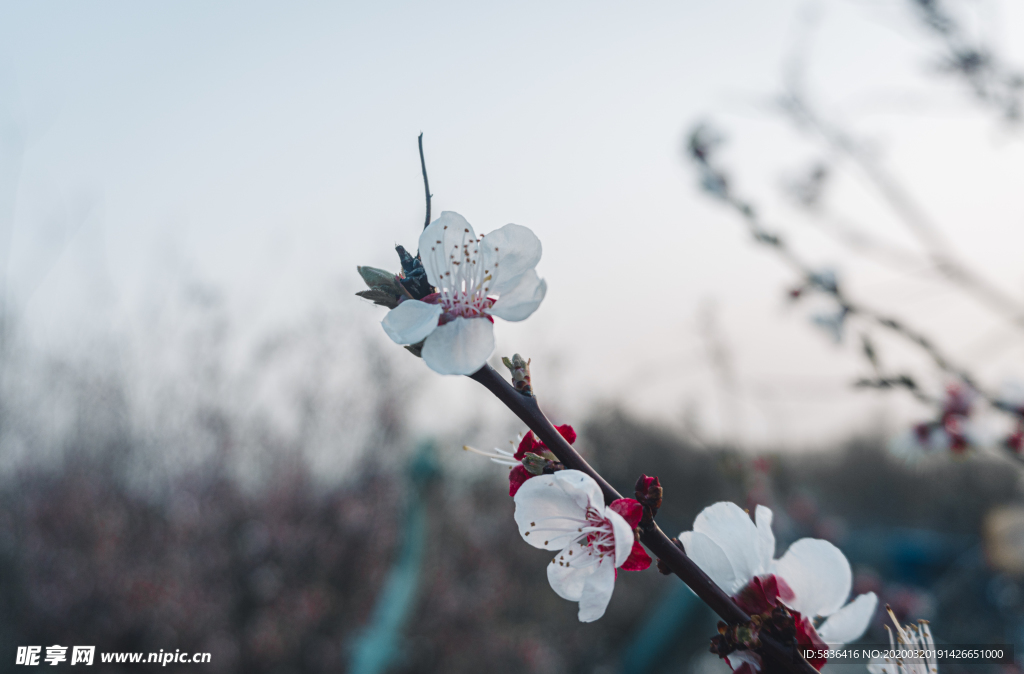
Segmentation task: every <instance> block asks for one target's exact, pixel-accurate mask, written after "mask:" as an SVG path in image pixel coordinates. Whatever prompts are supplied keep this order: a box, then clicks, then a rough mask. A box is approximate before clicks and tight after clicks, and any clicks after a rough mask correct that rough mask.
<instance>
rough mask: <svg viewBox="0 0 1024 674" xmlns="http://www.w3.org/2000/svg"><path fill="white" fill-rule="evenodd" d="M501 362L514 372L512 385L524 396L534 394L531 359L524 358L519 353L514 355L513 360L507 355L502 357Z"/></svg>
mask: <svg viewBox="0 0 1024 674" xmlns="http://www.w3.org/2000/svg"><path fill="white" fill-rule="evenodd" d="M501 362H502V363H504V364H505V367H507V368H508V369H509V370H510V371H511V372H512V385H513V386H514V387H515V389H516V391H519V393H522V394H523V395H524V396H531V397H532V396H533V386H532V385H531V384H530V363H531V362H532V359H530V360H523V357H522V356H520V355H519V354H518V353H517V354H515V355H513V356H512V358H511V360H510V359H509V358H508V357H507V356H502V357H501Z"/></svg>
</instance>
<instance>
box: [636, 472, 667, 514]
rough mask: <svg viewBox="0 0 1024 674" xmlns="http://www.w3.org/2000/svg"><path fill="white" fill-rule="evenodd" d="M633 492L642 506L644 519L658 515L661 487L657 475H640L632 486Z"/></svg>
mask: <svg viewBox="0 0 1024 674" xmlns="http://www.w3.org/2000/svg"><path fill="white" fill-rule="evenodd" d="M633 489H634V491H633V494H634V495H635V496H636V500H637V501H639V502H640V505H642V506H643V507H644V519H645V520H648V519H651V520H653V519H654V518H655V517H657V516H658V509H659V508H661V497H662V493H663V491H662V488H661V481H660V480H658V478H657V477H647V476H646V475H641V476H640V477H639V478H638V479H637V481H636V486H635V487H634V488H633Z"/></svg>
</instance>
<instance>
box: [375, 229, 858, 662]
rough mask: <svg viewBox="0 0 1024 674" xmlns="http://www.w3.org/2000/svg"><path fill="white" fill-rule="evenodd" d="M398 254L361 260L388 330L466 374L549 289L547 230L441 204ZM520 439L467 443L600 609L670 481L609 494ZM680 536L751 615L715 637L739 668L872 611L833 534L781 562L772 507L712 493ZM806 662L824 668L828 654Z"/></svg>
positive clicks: (843, 639)
mask: <svg viewBox="0 0 1024 674" xmlns="http://www.w3.org/2000/svg"><path fill="white" fill-rule="evenodd" d="M398 252H399V257H400V259H401V261H402V268H403V271H402V273H401V274H397V275H390V274H389V273H388V272H384V271H382V270H376V269H370V268H360V273H361V274H362V276H363V278H364V279H365V280H366V281H367V284H368V285H369V286H370V290H369V291H364V292H363V293H361V294H362V295H363V296H364V297H367V298H368V299H371V300H373V301H374V302H376V303H377V304H381V305H384V306H387V307H388V308H389V309H390V311H389V313H388V314H387V316H386V317H385V318H384V320H383V322H382V325H383V327H384V330H385V332H386V333H387V335H388V336H389V337H390V338H391V339H392V340H394V341H395V342H397V343H399V344H402V345H406V347H407V348H409V349H410V350H411V351H413V353H415V354H417V355H420V356H421V357H422V358H423V360H424V362H425V363H426V364H427V365H428V366H429V367H430V368H431V369H433V370H435V371H436V372H439V373H442V374H467V375H468V374H474V373H477V371H478V370H481V368H484V366H485V364H486V362H487V359H488V358H489V357H490V356H491V354H492V352H493V351H494V336H493V322H494V320H493V319H494V317H495V316H497V317H499V318H504V319H506V320H512V321H521V320H524V319H526V318H527V317H529V316H530V315H531V314H532V313H533V312H534V311H536V309H537V308H538V306H539V305H540V303H541V301H542V300H543V299H544V296H545V294H546V291H547V285H546V284H545V282H544V281H543V280H541V279H540V278H539V277H538V275H537V273H536V271H535V267H536V265H537V263H538V262H539V261H540V257H541V245H540V241H539V240H538V239H537V237H536V236H534V234H533V233H532V232H531V231H530V230H529V229H527V228H525V227H521V226H519V225H511V224H510V225H506V226H504V227H502V228H500V229H498V230H496V231H494V232H491V233H490V234H487V235H485V236H480V237H477V235H476V234H475V232H474V230H473V228H472V227H471V226H470V225H469V223H468V222H466V220H465V219H464V218H462V216H460V215H458V214H456V213H452V212H445V213H442V214H441V216H440V217H439V218H438V219H437V220H435V221H434V222H432V223H430V224H429V225H428V226H427V227H426V228H425V229H424V231H423V233H422V235H421V236H420V240H419V251H418V253H417V255H416V257H415V258H413V257H412V256H411V255H409V254H408V253H406V252H405V251H404V249H402V248H401V247H400V246H399V247H398ZM818 283H819V284H820V285H826V284H827V283H829V281H827V280H820V281H818ZM830 283H831V284H832V286H833V287H834V281H831V282H830ZM504 362H505V364H506V366H508V367H509V368H510V370H511V371H512V373H513V383H514V385H515V387H514V389H513V390H514V391H515V393H513V394H512V395H514V396H515V395H519V396H525V397H532V396H533V391H532V384H531V383H530V375H529V361H526V360H524V359H522V358H521V357H520V356H519V355H518V354H517V355H516V356H515V357H513V358H512V359H507V358H506V359H504ZM556 430H557V432H558V434H559V435H561V438H562V439H563V440H564V441H565V443H567V444H568V445H570V446H571V445H572V444H573V443H574V442H575V441H576V432H575V430H574V429H573V428H572V426H569V425H563V426H558V427H557V428H556ZM513 446H514V447H515V451H514V452H509V451H504V450H500V449H496V450H495V451H494V452H493V453H489V452H482V451H480V450H476V449H472V448H470V447H466V448H465V449H467V450H469V451H472V452H474V453H477V454H481V455H483V456H486V457H488V458H490V459H491V460H492V461H494V462H496V463H499V464H502V465H505V466H507V467H508V468H509V469H510V470H509V478H508V479H509V495H510V496H511V497H512V498H513V500H514V503H515V513H514V519H515V522H516V525H517V526H518V528H519V533H520V536H521V537H522V539H523V540H524V541H525V542H526V543H528V544H530V545H531V546H533V547H536V548H540V549H543V550H548V551H556V552H557V554H556V555H555V557H554V558H553V559H551V561H550V562H549V563H548V564H547V579H548V583H549V584H550V586H551V588H552V590H554V591H555V593H556V594H558V595H559V596H560V597H562V598H564V599H567V600H569V601H573V602H577V603H578V605H579V607H578V618H579V620H580V621H581V622H592V621H594V620H597V619H599V618H600V617H602V616H603V615H604V614H605V611H606V610H607V607H608V605H609V602H610V601H611V597H612V593H613V591H614V587H615V581H616V578H617V575H618V570H619V569H622V570H625V571H642V570H645V569H647V568H649V567H650V565H651V561H652V560H651V557H650V556H649V555H648V553H647V551H646V550H645V549H644V547H643V545H641V543H640V538H641V526H651V525H653V518H654V516H655V515H656V514H657V510H658V508H659V507H660V505H661V502H662V498H663V491H662V487H661V484H660V482H659V481H658V479H657V478H649V477H647V476H642V477H641V479H640V480H639V481H638V482H637V487H636V496H637V498H636V499H631V498H616V499H614V500H610V502H608V503H606V494H605V493H604V491H603V490H602V488H601V485H599V484H598V482H597V480H595V479H594V477H592V476H591V475H590V474H588V473H587V472H584V471H583V470H576V469H572V468H567V467H566V465H565V464H564V463H563V462H562V461H561V460H560V458H559V456H558V455H557V454H556V452H555V451H553V450H552V449H551V448H550V447H548V446H547V445H546V444H545V443H544V442H543V441H542V440H540V439H539V438H538V437H537V436H536V435H535V434H534V433H533V432H532V431H528V432H527V433H526V434H525V436H523V437H522V438H521V439H520V440H519V442H518V445H516V443H513ZM563 449H566V448H565V447H563ZM569 451H570V452H571V447H570V448H569ZM566 461H568V459H566ZM570 463H571V462H570ZM583 465H584V467H585V464H583ZM613 493H614V492H613ZM610 498H611V497H609V499H610ZM678 541H679V544H680V546H681V547H682V548H683V549H684V551H685V553H686V555H687V556H688V557H689V558H690V559H691V560H693V562H694V563H696V565H697V566H698V567H700V569H701V570H703V571H704V573H706V574H707V575H708V576H709V577H710V578H711V580H712V581H714V583H715V584H716V585H717V586H718V587H719V588H720V589H721V590H722V591H723V592H725V593H726V594H727V595H729V596H730V597H731V598H732V600H733V602H735V604H736V605H737V606H738V607H739V608H741V609H742V610H743V611H745V612H746V613H747V614H748V615H749V616H750V623H748V624H747V625H733V626H726V625H724V623H723V627H722V629H721V630H720V634H719V636H718V637H715V639H714V640H713V641H712V650H713V651H714V652H717V653H718V654H719V655H720V656H721V657H722V658H723V659H725V660H726V662H727V663H728V664H729V666H730V667H731V668H732V669H733V670H734V671H737V672H741V673H742V674H753V672H757V671H760V670H761V669H762V661H761V656H760V654H759V646H760V639H761V637H762V636H763V637H765V638H768V637H771V638H773V639H781V640H782V641H785V642H788V643H790V645H791V646H795V645H796V644H800V645H803V646H808V647H813V648H823V647H824V646H825V645H826V644H827V645H828V646H830V647H833V648H837V647H840V646H842V645H843V644H845V643H848V642H850V641H852V640H854V639H857V638H858V637H859V636H860V635H861V634H862V633H863V632H864V630H865V629H866V628H867V625H868V622H869V621H870V620H871V618H872V616H873V615H874V612H875V608H876V605H877V598H876V597H875V595H874V593H871V592H869V593H866V594H863V595H860V596H858V597H857V598H855V599H854V600H853V601H850V602H849V603H848V602H847V600H848V599H849V595H850V590H851V583H852V573H851V570H850V565H849V562H847V560H846V557H845V556H844V555H843V553H842V552H841V551H840V550H839V549H838V548H836V547H835V546H834V545H832V544H831V543H829V542H827V541H824V540H819V539H810V538H805V539H801V540H798V541H796V542H795V543H793V544H792V545H791V546H790V548H789V550H788V551H787V552H786V553H785V554H784V555H783V556H782V557H780V558H778V559H775V535H774V533H773V531H772V512H771V510H769V509H768V508H766V507H764V506H758V507H757V508H756V511H755V514H754V517H753V518H751V516H750V515H749V514H748V513H747V512H746V511H744V510H742V509H741V508H740V507H739V506H737V505H735V504H733V503H728V502H720V503H715V504H714V505H711V506H709V507H707V508H705V509H704V510H703V511H702V512H701V513H700V514H699V515H698V516H697V518H696V520H695V521H694V524H693V529H692V530H691V531H685V532H682V533H681V534H680V535H679V538H678ZM811 664H812V665H814V666H815V667H816V668H819V669H820V668H821V666H822V665H823V664H824V660H820V661H812V662H811Z"/></svg>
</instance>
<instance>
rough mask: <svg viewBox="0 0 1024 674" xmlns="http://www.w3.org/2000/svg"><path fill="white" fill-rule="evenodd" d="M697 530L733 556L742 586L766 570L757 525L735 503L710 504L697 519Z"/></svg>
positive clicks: (731, 561) (731, 558) (733, 564)
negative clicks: (761, 554) (760, 550)
mask: <svg viewBox="0 0 1024 674" xmlns="http://www.w3.org/2000/svg"><path fill="white" fill-rule="evenodd" d="M693 530H694V532H699V533H702V534H704V535H705V536H707V537H708V538H710V539H711V540H712V541H714V542H715V543H717V544H718V547H720V548H721V549H722V551H723V552H724V553H725V555H726V557H728V558H729V562H730V563H731V564H732V568H733V571H734V572H735V574H736V582H737V584H738V585H739V587H740V588H742V587H743V586H744V585H746V584H747V583H749V582H750V581H751V580H753V578H754V576H756V575H757V574H758V573H764V572H765V571H766V569H763V568H761V566H760V553H759V547H760V543H759V539H758V531H757V526H755V525H754V522H753V520H751V519H750V515H748V514H747V513H746V512H744V510H743V509H742V508H740V507H739V506H738V505H736V504H735V503H729V502H728V501H720V502H718V503H715V504H714V505H710V506H708V507H707V508H705V509H704V510H702V511H701V513H700V514H699V515H697V519H695V520H694V521H693ZM730 594H731V593H730Z"/></svg>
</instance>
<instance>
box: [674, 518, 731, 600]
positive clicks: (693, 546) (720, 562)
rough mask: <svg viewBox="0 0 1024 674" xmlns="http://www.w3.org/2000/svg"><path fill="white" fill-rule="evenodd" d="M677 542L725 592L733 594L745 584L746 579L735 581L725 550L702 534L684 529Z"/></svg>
mask: <svg viewBox="0 0 1024 674" xmlns="http://www.w3.org/2000/svg"><path fill="white" fill-rule="evenodd" d="M679 542H680V543H682V544H683V550H685V551H686V556H687V557H689V558H690V559H692V560H693V563H694V564H696V565H697V566H699V567H700V569H701V571H703V572H704V573H706V574H708V577H709V578H711V580H713V581H715V585H717V586H718V587H720V588H722V590H723V591H724V592H725V593H726V594H729V595H731V594H735V593H736V592H737V591H739V589H740V588H742V587H743V585H746V584H747V582H748V581H744V582H743V583H742V584H741V583H739V582H737V580H736V572H735V571H734V570H733V568H732V564H731V563H730V562H729V558H728V557H727V556H726V554H725V551H724V550H722V548H720V547H719V546H718V544H717V543H715V542H714V541H713V540H711V539H710V538H708V537H707V536H705V535H704V534H702V533H698V532H695V531H684V532H683V533H681V534H679Z"/></svg>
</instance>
